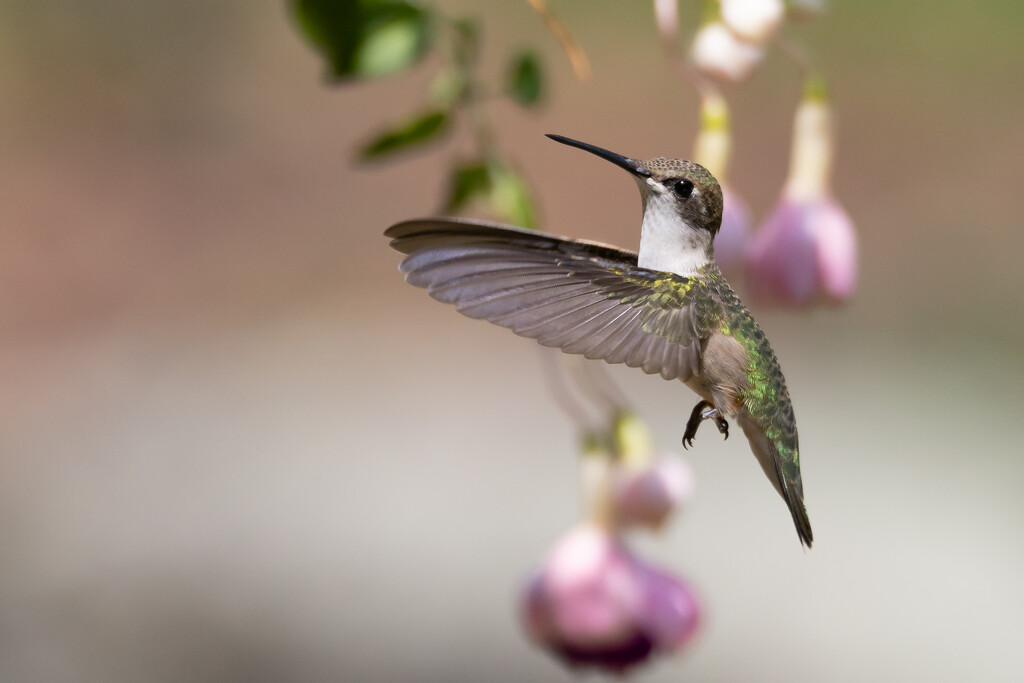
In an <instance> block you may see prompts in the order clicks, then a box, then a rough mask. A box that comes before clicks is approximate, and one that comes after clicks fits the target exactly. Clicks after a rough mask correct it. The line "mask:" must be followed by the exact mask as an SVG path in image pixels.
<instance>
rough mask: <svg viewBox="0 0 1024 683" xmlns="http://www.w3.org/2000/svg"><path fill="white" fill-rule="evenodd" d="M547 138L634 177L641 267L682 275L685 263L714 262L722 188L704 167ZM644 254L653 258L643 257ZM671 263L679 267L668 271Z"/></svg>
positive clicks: (691, 265) (688, 267)
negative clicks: (639, 204) (640, 210)
mask: <svg viewBox="0 0 1024 683" xmlns="http://www.w3.org/2000/svg"><path fill="white" fill-rule="evenodd" d="M548 137H549V138H551V139H552V140H554V141H555V142H561V143H562V144H563V145H569V146H570V147H577V148H579V149H582V150H585V151H587V152H590V153H591V154H595V155H597V156H599V157H601V158H602V159H605V160H607V161H610V162H612V163H613V164H615V165H616V166H619V167H620V168H624V169H626V170H627V171H629V172H630V173H631V174H632V175H633V178H634V179H635V180H636V183H637V185H638V186H639V187H640V195H641V197H642V198H643V202H644V225H643V233H642V235H641V238H640V258H641V265H645V264H644V261H645V260H647V261H648V263H649V264H650V266H651V267H659V268H660V269H661V270H673V271H675V272H678V271H679V270H680V267H683V266H682V263H683V262H685V264H686V266H685V268H684V269H687V270H689V269H692V268H695V267H697V266H698V265H700V263H701V261H704V262H706V261H707V260H710V259H712V258H713V248H712V244H713V242H714V239H715V235H716V234H718V229H719V228H720V227H721V225H722V188H721V187H719V185H718V181H717V180H715V177H714V176H713V175H711V173H710V172H709V171H708V170H707V169H706V168H704V167H703V166H701V165H700V164H697V163H694V162H692V161H687V160H686V159H669V158H666V157H655V158H654V159H639V160H638V159H631V158H629V157H625V156H622V155H621V154H616V153H615V152H610V151H608V150H606V149H603V148H601V147H596V146H594V145H590V144H587V143H585V142H580V141H578V140H573V139H571V138H567V137H563V136H561V135H548ZM645 242H646V244H645ZM645 252H646V253H647V254H651V255H652V256H651V257H650V258H649V259H645ZM673 264H679V266H680V267H669V266H671V265H673Z"/></svg>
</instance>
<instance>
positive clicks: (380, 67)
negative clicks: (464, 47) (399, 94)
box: [292, 0, 432, 80]
mask: <svg viewBox="0 0 1024 683" xmlns="http://www.w3.org/2000/svg"><path fill="white" fill-rule="evenodd" d="M292 6H293V9H294V12H295V17H296V19H297V20H298V23H299V26H300V27H301V28H302V30H303V32H304V33H305V35H306V37H307V39H308V40H309V41H310V42H311V43H312V44H313V45H314V46H315V47H316V48H317V49H318V50H319V51H320V53H321V54H322V55H323V57H324V59H326V60H327V65H328V75H329V77H330V78H332V79H335V80H345V79H350V78H374V77H377V76H383V75H386V74H389V73H393V72H395V71H400V70H402V69H405V68H408V67H410V66H412V65H413V64H415V63H416V62H417V61H419V60H420V59H421V58H422V57H423V55H424V54H425V53H426V51H427V49H428V48H429V47H430V42H431V37H432V35H431V34H432V30H431V29H432V21H431V14H430V12H429V11H428V10H425V9H422V8H420V7H417V6H416V5H414V4H412V3H410V2H403V1H402V0H293V3H292Z"/></svg>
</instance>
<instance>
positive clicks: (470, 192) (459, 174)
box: [444, 161, 491, 213]
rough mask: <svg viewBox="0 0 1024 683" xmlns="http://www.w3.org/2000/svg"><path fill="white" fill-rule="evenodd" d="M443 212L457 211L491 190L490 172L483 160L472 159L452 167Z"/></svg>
mask: <svg viewBox="0 0 1024 683" xmlns="http://www.w3.org/2000/svg"><path fill="white" fill-rule="evenodd" d="M448 183H449V186H448V199H447V200H446V201H445V204H444V212H445V213H458V212H459V211H462V210H464V209H465V208H466V207H467V206H469V205H470V204H472V203H473V202H474V201H476V200H479V199H481V198H484V197H486V196H487V195H488V194H489V193H490V191H491V174H490V170H489V169H488V167H487V164H486V163H485V162H479V161H473V162H470V163H468V164H462V165H461V166H456V167H455V168H453V169H452V172H451V177H450V179H449V181H448Z"/></svg>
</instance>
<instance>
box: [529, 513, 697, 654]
mask: <svg viewBox="0 0 1024 683" xmlns="http://www.w3.org/2000/svg"><path fill="white" fill-rule="evenodd" d="M699 611H700V608H699V606H698V603H697V599H696V597H695V596H694V594H693V591H692V589H691V588H690V587H689V586H688V585H687V584H686V583H684V582H683V581H682V580H681V579H679V578H677V577H674V576H672V575H671V574H668V573H667V572H665V571H663V570H661V569H659V568H657V567H654V566H653V565H650V564H648V563H646V562H644V561H643V560H641V559H640V558H638V557H637V556H635V555H633V554H632V553H630V552H629V550H628V549H627V548H626V547H625V545H624V544H623V543H622V542H621V540H620V539H619V538H618V537H617V536H615V535H614V534H613V533H611V532H609V531H607V530H606V529H604V528H602V527H600V526H598V525H596V524H592V523H584V524H581V525H580V526H577V527H575V528H574V529H572V530H570V531H569V532H568V533H567V534H566V535H565V536H563V537H562V538H561V539H560V540H559V541H558V542H557V543H556V544H555V546H554V548H553V549H552V551H551V553H550V554H549V556H548V558H547V560H546V562H545V563H544V565H543V566H542V567H541V568H540V569H539V570H537V572H536V573H535V574H534V575H533V576H532V577H531V579H530V580H529V581H528V583H527V585H526V589H525V591H524V594H523V605H522V618H523V623H524V626H525V628H526V631H527V633H528V634H529V636H530V637H531V639H533V640H534V642H536V643H537V644H538V645H540V646H542V647H544V648H546V649H548V650H549V651H551V652H552V653H553V654H554V655H556V656H558V657H560V658H561V659H563V660H565V661H566V662H567V663H568V664H570V665H573V666H592V667H595V668H600V669H605V670H607V671H612V672H616V673H623V672H625V671H626V670H627V669H629V668H631V667H633V666H635V665H637V664H639V663H641V662H643V661H645V660H646V659H647V658H648V657H650V656H651V655H653V654H655V653H668V652H672V651H675V650H677V649H679V648H680V647H681V646H682V645H684V644H685V643H686V642H688V641H689V640H690V639H691V638H692V636H693V634H694V632H695V630H696V628H697V624H698V620H699Z"/></svg>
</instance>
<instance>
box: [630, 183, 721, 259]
mask: <svg viewBox="0 0 1024 683" xmlns="http://www.w3.org/2000/svg"><path fill="white" fill-rule="evenodd" d="M637 180H638V182H637V184H638V185H640V193H641V194H642V195H643V200H644V222H643V226H642V227H641V229H640V256H639V260H638V265H639V266H640V267H641V268H650V269H651V270H664V271H668V272H670V273H676V274H677V275H682V276H684V277H689V276H692V275H696V274H697V271H699V270H700V268H702V267H703V266H705V265H707V264H708V262H709V261H710V260H711V259H709V258H708V252H709V251H710V249H709V247H710V241H711V235H709V234H708V232H707V231H706V230H701V229H699V228H695V227H693V226H692V225H690V224H689V223H688V222H687V221H685V220H684V219H683V218H682V217H681V216H680V215H679V212H678V211H676V207H675V200H674V198H672V197H670V196H667V195H666V194H665V193H664V192H663V191H661V190H660V188H658V187H657V186H655V185H654V182H653V181H651V180H649V179H641V178H638V179H637ZM695 193H696V191H695Z"/></svg>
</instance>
